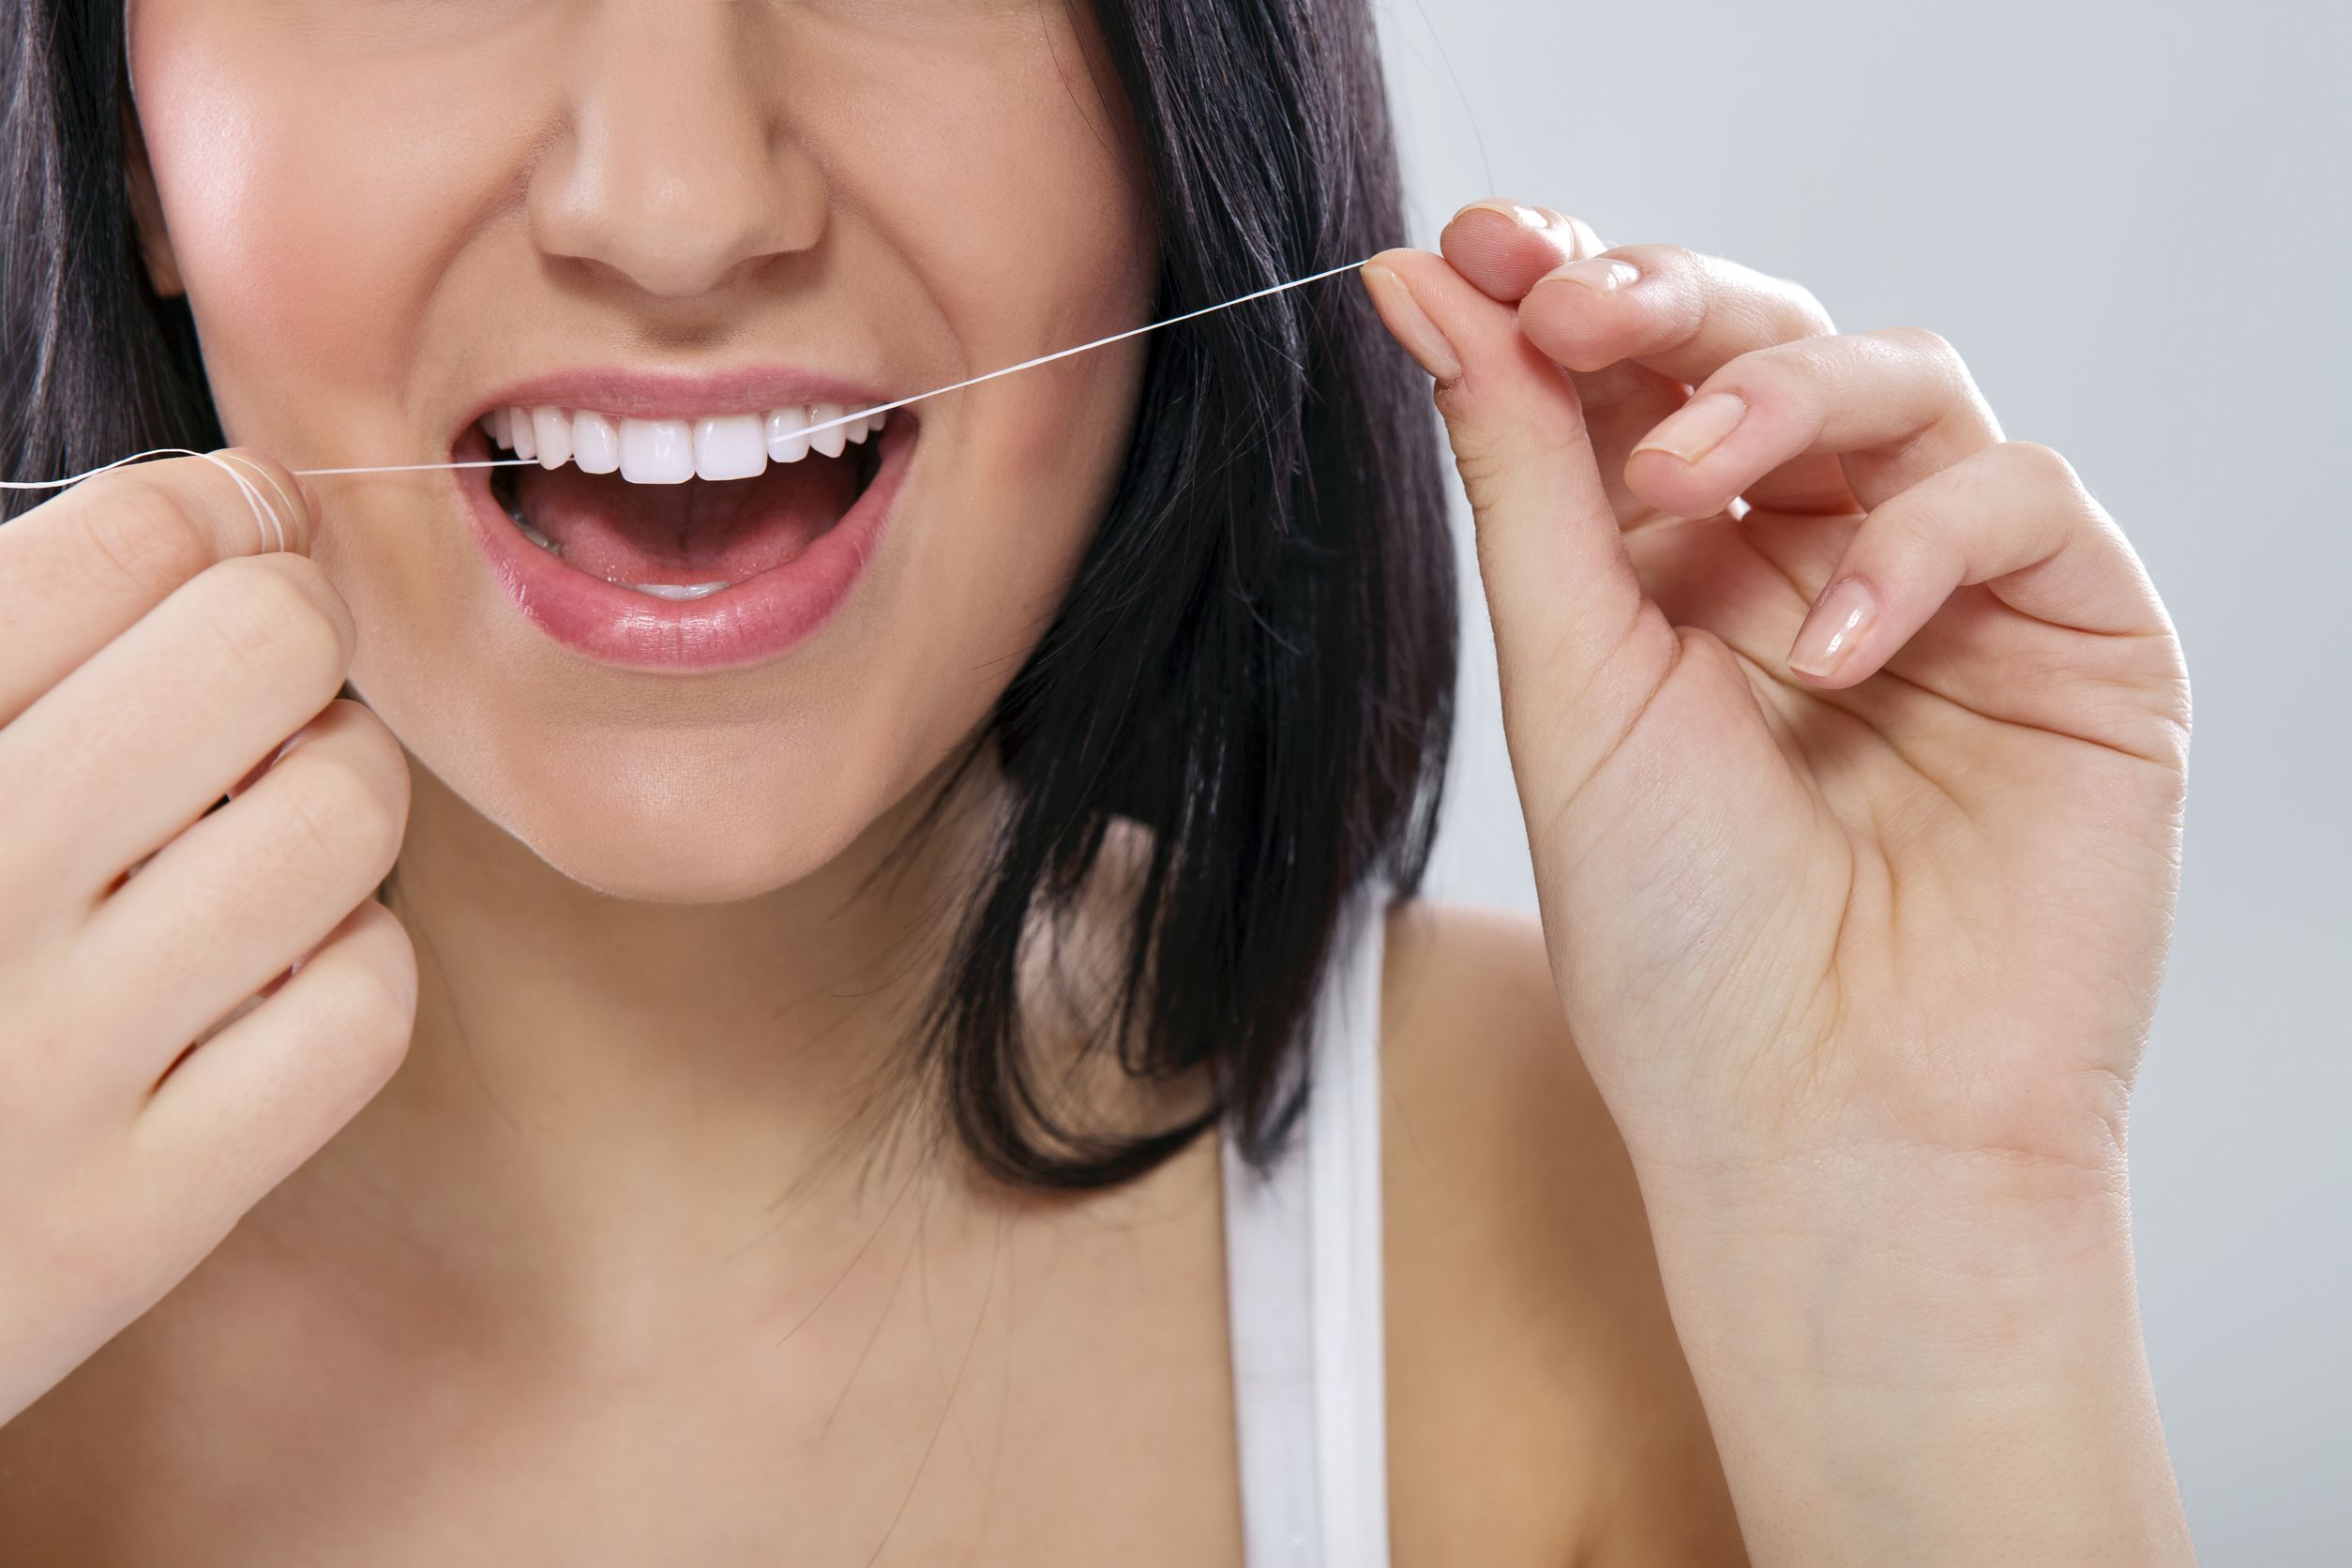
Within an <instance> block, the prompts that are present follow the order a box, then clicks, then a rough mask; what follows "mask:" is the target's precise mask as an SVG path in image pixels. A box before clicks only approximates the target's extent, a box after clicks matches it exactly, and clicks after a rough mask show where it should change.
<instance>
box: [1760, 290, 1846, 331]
mask: <svg viewBox="0 0 2352 1568" xmlns="http://www.w3.org/2000/svg"><path fill="white" fill-rule="evenodd" d="M1765 282H1766V286H1767V287H1768V288H1769V289H1770V290H1771V291H1772V294H1775V295H1777V296H1778V304H1779V314H1780V315H1781V316H1782V318H1783V330H1785V331H1787V332H1789V333H1791V334H1792V335H1793V336H1796V337H1799V338H1828V337H1832V336H1833V335H1835V333H1836V331H1837V323H1836V322H1835V321H1833V320H1832V319H1831V317H1830V308H1829V307H1828V306H1826V305H1824V304H1822V303H1821V296H1820V295H1818V294H1815V293H1814V292H1813V291H1812V290H1811V289H1809V288H1807V287H1805V286H1804V285H1803V284H1802V283H1800V282H1798V281H1797V280H1796V279H1793V278H1772V277H1769V276H1768V277H1766V279H1765Z"/></svg>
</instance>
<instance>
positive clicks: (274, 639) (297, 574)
mask: <svg viewBox="0 0 2352 1568" xmlns="http://www.w3.org/2000/svg"><path fill="white" fill-rule="evenodd" d="M284 559H287V558H283V557H280V558H271V559H264V558H262V557H242V558H239V559H237V560H234V561H224V562H222V563H221V564H220V565H218V566H216V567H214V568H213V569H212V570H211V571H209V572H207V573H205V574H204V577H205V580H208V581H209V582H210V584H211V587H210V590H209V597H210V600H211V602H210V603H208V604H207V605H206V606H205V608H206V610H207V611H209V612H210V617H211V625H212V628H213V635H214V636H215V637H216V638H218V639H219V643H220V645H221V647H223V648H224V649H225V650H226V651H227V652H228V654H229V656H231V657H232V658H234V660H236V662H237V663H238V664H239V665H241V666H242V667H243V668H245V669H246V670H248V671H250V672H252V673H254V674H257V675H264V676H268V677H271V678H273V679H277V678H283V677H284V676H286V675H288V674H303V675H309V676H312V677H314V678H316V679H317V680H319V681H320V682H322V683H324V684H327V685H329V686H335V685H339V684H340V683H341V680H342V675H343V671H344V669H345V667H346V665H347V664H348V662H349V659H350V651H349V642H348V641H347V638H346V635H345V631H344V627H343V626H342V624H341V622H340V620H339V617H338V616H337V615H336V614H335V613H334V611H331V610H329V608H328V603H329V601H328V600H327V599H326V598H325V597H324V596H322V595H321V594H320V593H318V592H316V591H315V590H314V589H313V588H312V587H311V586H310V585H309V584H308V583H306V582H305V581H304V580H303V577H304V570H303V568H304V567H308V569H309V572H311V573H315V572H316V570H317V568H316V567H314V566H309V564H308V563H302V564H301V565H298V566H294V567H292V568H290V567H289V566H286V565H279V564H278V563H279V560H284Z"/></svg>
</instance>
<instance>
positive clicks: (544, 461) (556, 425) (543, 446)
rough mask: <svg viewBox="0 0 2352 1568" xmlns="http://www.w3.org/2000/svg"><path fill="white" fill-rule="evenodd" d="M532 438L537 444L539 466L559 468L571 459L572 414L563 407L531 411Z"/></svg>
mask: <svg viewBox="0 0 2352 1568" xmlns="http://www.w3.org/2000/svg"><path fill="white" fill-rule="evenodd" d="M531 435H532V439H533V440H535V441H536V442H537V443H538V445H539V466H540V467H541V468H561V467H563V466H564V465H565V463H567V462H569V461H571V460H572V415H571V410H569V409H565V408H535V409H533V410H532V411H531Z"/></svg>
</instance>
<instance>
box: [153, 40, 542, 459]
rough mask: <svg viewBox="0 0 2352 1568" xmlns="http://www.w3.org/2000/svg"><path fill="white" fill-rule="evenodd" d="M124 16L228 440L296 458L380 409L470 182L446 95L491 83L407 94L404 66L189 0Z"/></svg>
mask: <svg viewBox="0 0 2352 1568" xmlns="http://www.w3.org/2000/svg"><path fill="white" fill-rule="evenodd" d="M140 14H141V23H140V27H139V29H138V32H137V33H136V35H135V36H134V39H133V44H134V48H135V49H136V51H137V74H138V82H139V113H140V122H141V127H142V129H143V133H144V135H145V138H146V142H147V148H148V156H149V158H150V161H151V162H152V164H153V166H154V169H155V174H156V183H157V188H158V196H159V198H160V200H161V203H162V206H163V211H164V216H165V219H166V220H167V223H168V225H169V228H170V232H171V240H172V246H173V255H174V258H175V260H176V261H177V263H178V265H179V269H180V273H181V276H182V279H183V280H184V281H185V283H186V285H187V289H188V305H189V309H191V311H192V312H193V313H194V315H195V318H196V324H197V329H198V332H199V335H200V337H201V339H202V341H203V344H204V366H205V371H206V374H207V376H208V378H209V379H210V382H211V384H212V388H213V395H214V399H215V401H216V402H217V403H218V405H219V409H220V413H221V417H222V421H223V423H224V425H225V426H226V428H227V430H229V433H230V439H231V440H232V441H239V440H243V441H250V442H253V443H254V444H256V445H266V446H269V447H272V448H274V449H278V450H280V451H282V452H285V453H289V454H301V453H305V452H309V451H315V450H320V449H323V448H328V449H331V448H332V447H334V446H335V445H337V443H338V441H339V439H341V438H340V437H339V434H338V433H337V432H336V431H335V430H333V428H332V427H333V426H334V425H336V424H343V425H348V424H349V423H350V422H351V421H352V420H353V418H354V416H360V417H365V416H369V415H381V414H384V413H390V414H392V415H398V414H400V412H402V411H401V409H400V394H401V392H402V391H403V389H405V388H406V387H408V386H409V385H411V384H413V376H412V369H411V365H410V358H411V355H412V354H413V353H414V351H415V344H416V343H417V342H418V339H419V335H418V332H417V324H418V323H419V321H420V319H421V318H422V316H423V314H424V312H425V311H426V309H428V307H429V304H430V300H431V298H432V294H433V289H434V284H435V279H436V278H437V276H438V275H439V273H440V271H441V270H442V268H443V267H444V265H445V262H446V257H447V254H448V252H449V251H450V249H452V248H453V247H454V245H455V243H456V236H458V235H460V234H462V232H463V229H464V226H465V224H466V222H467V220H468V216H469V212H470V211H471V210H472V207H473V204H474V203H475V201H476V199H477V196H478V193H477V192H475V190H474V189H473V188H472V184H471V183H470V182H474V183H478V181H479V180H480V178H481V173H480V171H481V167H482V165H483V162H484V159H483V158H481V156H480V153H479V148H480V147H481V145H483V138H484V137H485V136H486V135H487V134H488V133H489V132H488V130H487V128H485V127H483V126H481V125H480V124H478V123H475V120H474V119H472V118H470V117H469V116H467V115H466V114H465V113H463V106H464V105H466V104H467V103H469V102H489V103H492V104H495V103H496V102H497V97H496V95H490V96H489V97H488V98H483V97H482V96H480V93H479V88H480V83H476V82H474V81H471V80H469V79H468V76H467V75H466V74H465V73H464V72H462V71H460V73H459V74H457V75H456V76H454V77H452V78H447V79H444V80H441V81H439V82H437V83H436V89H435V91H434V92H432V93H430V94H425V93H419V92H418V91H416V88H415V77H414V74H413V72H396V71H393V70H391V69H390V68H385V67H380V66H379V67H374V68H370V67H369V64H368V63H367V62H366V60H365V58H364V57H354V56H349V55H348V54H347V53H346V52H345V51H342V50H340V49H323V48H321V47H319V46H318V44H316V43H315V42H313V41H310V40H309V38H308V37H307V36H306V35H305V34H303V33H302V31H301V30H299V29H295V28H285V29H277V30H273V29H271V28H268V27H265V26H260V25H230V24H227V23H222V22H220V21H218V20H214V19H212V18H209V17H208V16H207V14H206V10H205V8H204V6H202V5H198V4H195V3H193V0H147V3H145V4H144V5H143V7H142V10H141V13H140ZM220 14H222V15H226V16H229V17H234V16H236V15H238V14H239V10H238V9H237V8H231V9H229V10H227V11H226V12H223V13H220ZM406 433H407V432H406V431H405V430H402V429H394V430H385V431H384V432H383V433H382V434H381V435H380V436H378V437H377V445H379V446H393V447H396V448H397V447H399V446H400V445H404V442H405V438H406Z"/></svg>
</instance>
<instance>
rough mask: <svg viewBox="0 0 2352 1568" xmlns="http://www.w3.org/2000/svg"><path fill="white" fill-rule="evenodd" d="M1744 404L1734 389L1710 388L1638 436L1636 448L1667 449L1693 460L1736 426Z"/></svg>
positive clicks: (1685, 458) (1718, 442) (1738, 425)
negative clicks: (1646, 432)
mask: <svg viewBox="0 0 2352 1568" xmlns="http://www.w3.org/2000/svg"><path fill="white" fill-rule="evenodd" d="M1747 415H1748V405H1747V403H1746V401H1745V400H1743V399H1741V397H1740V395H1739V394H1738V393H1736V392H1710V393H1708V394H1706V395H1705V396H1704V397H1698V398H1693V399H1692V400H1690V401H1689V402H1687V403H1684V404H1683V405H1682V406H1681V408H1679V409H1677V410H1676V411H1675V412H1674V413H1673V414H1672V415H1668V416H1667V417H1666V419H1665V420H1663V421H1662V422H1660V424H1659V425H1658V428H1657V429H1655V430H1651V432H1650V433H1649V434H1648V435H1646V436H1644V437H1642V438H1641V442H1640V445H1636V447H1635V448H1634V450H1635V451H1636V452H1668V453H1671V454H1673V455H1674V456H1675V457H1678V458H1680V459H1681V460H1683V461H1684V462H1687V463H1696V462H1697V461H1698V460H1700V459H1701V458H1704V457H1705V456H1706V455H1707V454H1708V453H1710V452H1711V451H1713V450H1714V449H1715V448H1716V447H1717V446H1719V445H1722V443H1723V439H1724V437H1726V436H1727V435H1729V434H1730V433H1731V432H1732V431H1733V430H1738V429H1739V428H1740V421H1741V420H1742V419H1744V418H1746V417H1747Z"/></svg>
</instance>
